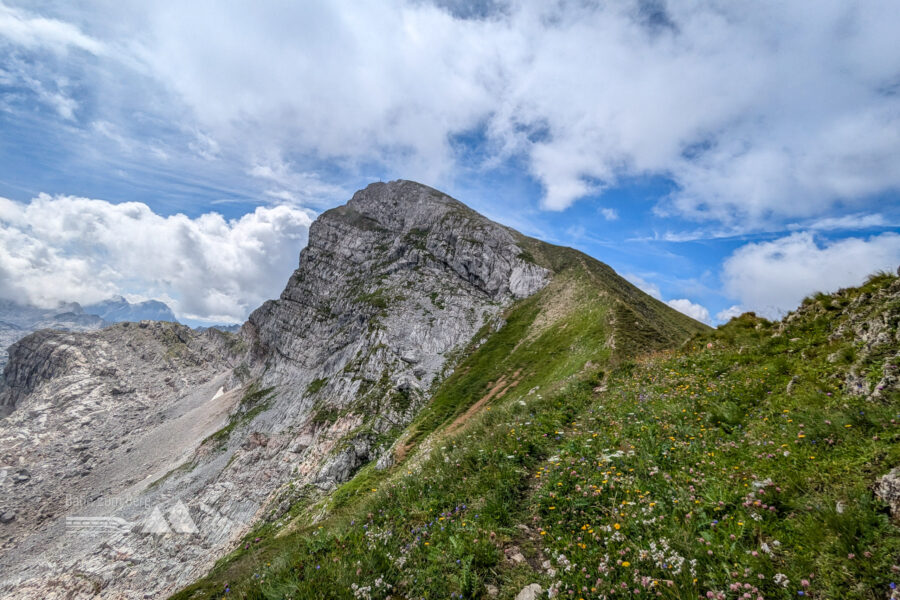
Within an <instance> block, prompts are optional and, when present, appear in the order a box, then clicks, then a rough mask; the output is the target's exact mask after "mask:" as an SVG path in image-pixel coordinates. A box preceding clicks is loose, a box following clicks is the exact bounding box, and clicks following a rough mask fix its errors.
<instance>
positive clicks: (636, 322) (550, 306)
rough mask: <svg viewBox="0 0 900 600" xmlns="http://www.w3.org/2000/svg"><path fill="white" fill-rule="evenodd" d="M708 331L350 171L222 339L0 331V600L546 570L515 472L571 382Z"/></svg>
mask: <svg viewBox="0 0 900 600" xmlns="http://www.w3.org/2000/svg"><path fill="white" fill-rule="evenodd" d="M709 331H710V330H709V328H707V327H706V326H704V325H702V324H700V323H697V322H696V321H693V320H692V319H690V318H688V317H686V316H684V315H682V314H681V313H678V312H676V311H674V310H673V309H671V308H670V307H668V306H666V305H665V304H663V303H661V302H659V301H657V300H655V299H653V298H651V297H649V296H647V295H646V294H644V293H643V292H641V291H639V290H638V289H636V288H635V287H634V286H632V285H631V284H629V283H628V282H627V281H625V280H624V279H622V278H621V277H619V276H618V275H616V273H615V272H614V271H613V270H612V269H610V268H609V267H608V266H606V265H604V264H602V263H600V262H598V261H596V260H594V259H592V258H590V257H588V256H586V255H584V254H582V253H580V252H577V251H575V250H572V249H568V248H560V247H556V246H551V245H549V244H545V243H543V242H540V241H537V240H534V239H530V238H527V237H525V236H523V235H521V234H519V233H517V232H515V231H513V230H511V229H509V228H507V227H504V226H501V225H499V224H497V223H494V222H492V221H490V220H488V219H486V218H485V217H483V216H482V215H479V214H478V213H476V212H474V211H472V210H471V209H469V208H467V207H466V206H465V205H463V204H461V203H460V202H458V201H456V200H454V199H452V198H450V197H448V196H446V195H445V194H442V193H440V192H438V191H436V190H434V189H431V188H429V187H426V186H423V185H420V184H417V183H414V182H409V181H395V182H390V183H376V184H372V185H370V186H368V187H367V188H366V189H364V190H360V191H359V192H357V193H356V194H354V196H353V198H352V199H351V200H350V201H349V202H348V203H347V204H346V205H344V206H341V207H338V208H335V209H333V210H329V211H327V212H325V213H323V214H322V215H320V216H319V218H318V219H317V220H316V221H315V222H314V223H313V225H312V227H311V229H310V234H309V243H308V245H307V247H306V248H305V249H303V251H302V252H301V254H300V264H299V267H298V269H297V270H296V271H295V273H294V274H293V276H292V277H291V279H290V281H289V282H288V283H287V286H286V287H285V290H284V292H283V293H282V294H281V297H280V298H279V299H277V300H273V301H269V302H267V303H265V304H264V305H263V306H261V307H260V308H259V309H257V310H256V311H254V312H253V314H252V315H251V316H250V318H249V320H248V322H247V323H246V324H245V325H244V326H243V327H242V329H241V331H240V332H238V333H237V334H231V333H227V332H221V331H216V330H208V331H198V330H191V329H189V328H187V327H184V326H182V325H178V324H177V323H161V322H152V321H142V322H141V323H122V324H118V325H115V326H113V327H109V328H106V329H103V330H101V331H97V332H90V333H65V332H51V331H42V332H39V333H36V334H33V335H31V336H28V337H26V338H24V339H22V340H20V341H19V342H17V343H16V344H15V345H13V346H12V348H11V349H10V360H9V364H8V365H7V366H6V369H5V371H4V378H3V381H2V383H0V406H2V407H3V410H4V412H7V413H9V414H8V416H6V417H5V418H3V419H0V465H2V468H0V475H2V476H0V498H2V505H0V521H2V523H0V597H2V598H16V599H19V598H47V599H52V598H60V599H62V598H65V599H71V600H80V599H86V598H111V599H112V598H114V599H120V598H127V599H131V598H161V597H167V596H169V595H171V594H176V596H177V597H182V598H183V597H197V598H200V597H222V596H228V597H260V596H261V597H273V598H275V597H277V598H284V597H292V598H311V597H323V598H331V597H357V598H359V597H372V598H374V597H387V596H389V595H390V596H394V597H414V596H415V597H420V596H426V597H434V598H437V597H441V598H443V597H448V596H449V595H450V594H451V593H452V594H456V595H458V594H464V595H466V596H470V597H471V596H475V597H477V596H481V595H483V594H486V593H489V592H490V591H491V590H493V588H489V587H487V586H495V587H496V588H497V593H498V594H503V595H505V596H511V595H515V594H518V593H519V590H518V589H514V588H516V587H517V586H518V587H521V586H519V583H523V584H524V583H525V582H527V583H539V584H541V585H543V586H545V587H546V586H548V585H550V584H552V579H548V575H546V573H547V571H546V569H545V568H544V567H543V566H542V564H543V562H542V561H541V562H535V561H536V560H537V558H536V557H540V556H542V555H541V553H547V552H549V551H550V548H549V547H548V548H546V549H544V548H542V547H541V545H540V541H541V540H544V539H547V540H548V541H549V538H545V537H537V536H538V534H537V533H535V531H536V527H537V525H536V523H537V522H536V521H529V523H528V524H526V523H524V522H522V521H521V519H522V518H524V516H525V515H527V514H529V511H531V510H532V508H533V503H534V502H535V501H536V499H537V498H538V496H539V495H540V494H541V493H543V492H542V490H543V489H544V488H543V487H542V486H541V485H538V484H540V483H542V481H543V480H546V478H544V479H543V480H541V481H539V479H540V478H535V477H534V473H533V469H534V468H537V466H538V465H542V464H551V463H547V462H546V461H549V460H551V459H553V460H557V461H562V460H568V459H567V458H566V459H564V458H562V457H563V456H564V454H563V453H562V452H563V447H562V444H564V443H565V441H566V440H568V439H569V438H570V436H571V433H570V432H571V430H572V428H573V427H576V426H577V423H578V421H577V419H579V418H581V417H579V415H580V414H582V412H583V410H586V408H585V407H586V404H585V403H586V402H587V401H588V400H587V399H593V398H595V397H601V396H602V395H603V394H607V393H609V392H608V391H604V390H608V389H611V387H610V386H612V385H615V382H616V381H617V379H616V378H617V377H619V375H618V374H619V373H621V372H622V370H623V369H626V368H627V366H628V365H634V364H635V363H634V361H635V360H636V359H637V357H639V356H643V355H645V354H646V353H648V352H659V351H663V350H666V349H673V348H679V347H682V345H683V344H684V343H686V342H687V341H688V340H689V339H691V338H692V337H694V336H697V335H704V334H708V332H709ZM632 368H634V367H632ZM596 395H600V396H596ZM614 404H617V405H618V403H614ZM597 414H598V415H599V414H601V413H599V412H598V413H597ZM604 414H605V413H604ZM611 414H613V413H610V415H611ZM517 419H521V423H518V421H517ZM551 424H552V425H551ZM537 432H540V433H539V434H538V433H537ZM533 433H534V434H535V435H534V436H532V434H533ZM520 442H521V443H520ZM618 445H619V443H618V442H617V444H616V447H618ZM596 447H597V448H598V451H600V452H603V451H604V448H606V447H607V446H602V447H601V444H600V443H599V441H598V442H597V446H596ZM610 452H611V453H612V454H614V453H615V452H614V451H610ZM554 456H555V457H556V458H555V459H554ZM552 464H556V463H552ZM560 464H561V463H560ZM561 491H562V486H560V492H561ZM554 493H557V492H555V491H554ZM554 510H555V509H554ZM370 513H371V514H370ZM441 513H445V514H443V515H442V514H441ZM559 514H561V513H559ZM475 515H478V516H477V517H476V516H475ZM534 516H537V514H535V515H534ZM529 518H531V517H529ZM518 525H522V526H523V527H524V528H522V527H517V526H518ZM385 527H386V528H385ZM457 527H458V528H460V529H459V530H458V531H457V529H456V528H457ZM486 527H489V528H490V530H488V529H485V528H486ZM442 528H443V529H442ZM482 529H484V531H485V532H486V533H484V535H481V533H480V532H481V530H482ZM438 531H440V532H441V533H440V534H438V533H437V532H438ZM468 532H477V533H478V536H477V538H476V537H472V536H469V535H468ZM491 532H493V533H491ZM445 534H446V536H449V537H447V538H446V539H445V540H443V541H441V539H439V538H438V537H432V536H439V535H440V536H443V535H445ZM532 534H533V535H532ZM532 538H533V539H532ZM476 539H477V541H475V540H476ZM432 540H433V541H432ZM528 540H531V541H528ZM513 547H517V548H520V549H521V550H517V551H516V552H511V553H509V556H510V557H511V558H510V560H512V561H513V562H515V567H511V568H507V563H508V562H509V561H506V559H505V558H504V552H506V551H507V550H510V548H513ZM547 556H548V557H550V556H551V555H550V554H547ZM457 561H458V562H457ZM510 564H511V563H510ZM559 571H560V573H562V571H561V570H559ZM526 573H527V576H525V574H526ZM320 577H321V578H320ZM530 579H534V580H535V581H534V582H531V581H530ZM179 590H180V591H179Z"/></svg>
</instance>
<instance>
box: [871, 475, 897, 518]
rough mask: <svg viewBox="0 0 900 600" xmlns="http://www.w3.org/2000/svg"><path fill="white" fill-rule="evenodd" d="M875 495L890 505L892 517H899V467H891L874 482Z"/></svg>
mask: <svg viewBox="0 0 900 600" xmlns="http://www.w3.org/2000/svg"><path fill="white" fill-rule="evenodd" d="M875 495H876V496H878V498H880V499H881V500H882V501H883V502H884V503H885V504H887V505H888V506H889V507H890V510H891V516H892V517H893V518H894V519H900V467H897V468H896V469H891V470H890V471H889V472H888V473H887V474H885V475H883V476H882V477H881V478H880V479H879V480H878V481H877V482H876V484H875Z"/></svg>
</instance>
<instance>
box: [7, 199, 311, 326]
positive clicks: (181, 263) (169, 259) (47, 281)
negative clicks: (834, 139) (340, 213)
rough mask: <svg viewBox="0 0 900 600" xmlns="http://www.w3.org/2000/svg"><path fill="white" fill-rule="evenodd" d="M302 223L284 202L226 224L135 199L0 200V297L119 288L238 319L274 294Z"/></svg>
mask: <svg viewBox="0 0 900 600" xmlns="http://www.w3.org/2000/svg"><path fill="white" fill-rule="evenodd" d="M310 223H311V219H310V216H309V214H308V213H307V212H306V211H303V210H301V209H297V208H293V207H289V206H276V207H273V208H265V207H260V208H257V209H256V210H255V211H254V212H252V213H248V214H246V215H244V216H243V217H241V218H240V219H236V220H231V221H228V220H225V219H224V218H223V217H222V216H221V215H219V214H216V213H207V214H203V215H201V216H199V217H197V218H193V219H192V218H189V217H187V216H185V215H182V214H176V215H172V216H168V217H163V216H161V215H158V214H156V213H154V212H153V211H152V210H151V209H150V208H149V207H148V206H147V205H145V204H141V203H137V202H125V203H121V204H113V203H110V202H106V201H103V200H90V199H87V198H76V197H72V196H48V195H46V194H42V195H40V196H38V197H37V198H34V199H33V200H32V201H31V202H30V203H28V204H21V203H17V202H13V201H11V200H7V199H5V198H0V297H3V298H9V299H13V300H18V301H27V302H31V303H35V304H40V305H44V306H53V305H56V304H57V303H58V302H60V301H77V302H83V303H89V302H94V301H97V300H101V299H103V298H106V297H108V296H110V295H113V294H118V293H121V294H127V295H129V296H130V297H152V298H164V299H168V300H169V301H170V302H172V305H173V306H172V307H173V309H174V310H175V311H176V313H177V314H178V316H179V317H187V318H207V319H213V320H228V321H242V320H243V319H244V318H246V316H247V314H248V313H249V311H250V310H252V309H253V308H255V307H256V306H258V305H259V304H260V303H261V302H262V301H264V300H265V299H267V298H271V297H275V296H277V295H278V293H279V292H280V291H281V289H282V288H283V286H284V284H285V282H286V281H287V279H288V277H289V275H290V273H291V272H292V270H293V269H294V268H296V265H297V256H298V253H299V251H300V249H301V248H302V247H303V246H304V245H305V244H306V239H307V231H308V228H309V225H310Z"/></svg>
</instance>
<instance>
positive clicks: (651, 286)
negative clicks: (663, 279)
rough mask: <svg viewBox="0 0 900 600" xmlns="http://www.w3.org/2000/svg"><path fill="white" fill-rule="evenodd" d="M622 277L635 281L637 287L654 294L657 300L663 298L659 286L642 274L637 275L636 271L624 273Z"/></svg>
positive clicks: (651, 294)
mask: <svg viewBox="0 0 900 600" xmlns="http://www.w3.org/2000/svg"><path fill="white" fill-rule="evenodd" d="M622 277H624V278H625V279H627V280H628V281H630V282H631V283H633V284H634V285H635V287H637V288H638V289H639V290H641V291H642V292H644V293H645V294H647V295H649V296H653V297H654V298H656V299H657V300H662V293H661V292H660V290H659V286H658V285H656V284H655V283H653V282H652V281H647V280H646V279H644V278H643V277H641V276H640V275H635V274H634V273H623V274H622Z"/></svg>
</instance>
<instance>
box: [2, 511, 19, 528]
mask: <svg viewBox="0 0 900 600" xmlns="http://www.w3.org/2000/svg"><path fill="white" fill-rule="evenodd" d="M15 520H16V513H14V512H12V511H9V510H8V511H5V512H4V513H2V514H0V523H3V524H4V525H6V524H7V523H12V522H13V521H15Z"/></svg>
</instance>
